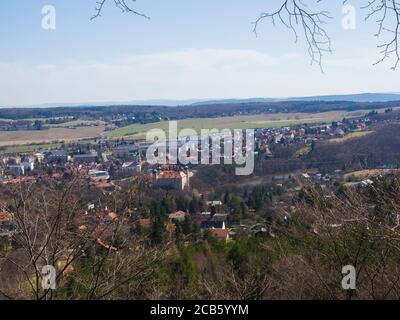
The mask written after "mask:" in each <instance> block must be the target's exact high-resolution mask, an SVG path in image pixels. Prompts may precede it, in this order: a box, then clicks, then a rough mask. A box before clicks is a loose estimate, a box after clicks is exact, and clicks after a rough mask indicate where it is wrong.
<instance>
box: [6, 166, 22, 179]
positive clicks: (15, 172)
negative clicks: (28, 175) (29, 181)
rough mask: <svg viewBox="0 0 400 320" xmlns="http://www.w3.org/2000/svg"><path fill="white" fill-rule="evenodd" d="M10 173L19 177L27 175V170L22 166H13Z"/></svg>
mask: <svg viewBox="0 0 400 320" xmlns="http://www.w3.org/2000/svg"><path fill="white" fill-rule="evenodd" d="M8 172H9V174H10V175H12V176H15V177H19V176H23V175H24V174H25V168H24V166H23V165H22V164H13V165H9V166H8Z"/></svg>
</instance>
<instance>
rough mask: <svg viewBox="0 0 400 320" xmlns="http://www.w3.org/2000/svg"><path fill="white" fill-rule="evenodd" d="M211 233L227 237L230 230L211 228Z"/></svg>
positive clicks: (218, 236) (222, 237) (219, 236)
mask: <svg viewBox="0 0 400 320" xmlns="http://www.w3.org/2000/svg"><path fill="white" fill-rule="evenodd" d="M209 230H210V233H211V235H212V236H213V237H215V238H217V239H226V238H228V236H229V230H228V229H215V228H212V229H209Z"/></svg>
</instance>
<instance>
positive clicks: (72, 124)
mask: <svg viewBox="0 0 400 320" xmlns="http://www.w3.org/2000/svg"><path fill="white" fill-rule="evenodd" d="M93 125H98V126H101V125H104V121H100V120H97V121H90V120H74V121H68V122H64V123H58V124H50V125H49V126H50V127H51V128H66V127H82V126H93Z"/></svg>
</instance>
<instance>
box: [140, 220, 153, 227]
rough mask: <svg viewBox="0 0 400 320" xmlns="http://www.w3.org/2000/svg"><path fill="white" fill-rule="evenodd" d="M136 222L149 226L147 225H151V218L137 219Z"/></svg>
mask: <svg viewBox="0 0 400 320" xmlns="http://www.w3.org/2000/svg"><path fill="white" fill-rule="evenodd" d="M137 224H138V225H139V226H149V225H151V220H150V219H139V220H138V222H137Z"/></svg>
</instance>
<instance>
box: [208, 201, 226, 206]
mask: <svg viewBox="0 0 400 320" xmlns="http://www.w3.org/2000/svg"><path fill="white" fill-rule="evenodd" d="M207 205H208V206H210V207H217V206H222V201H207Z"/></svg>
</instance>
